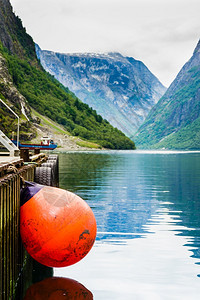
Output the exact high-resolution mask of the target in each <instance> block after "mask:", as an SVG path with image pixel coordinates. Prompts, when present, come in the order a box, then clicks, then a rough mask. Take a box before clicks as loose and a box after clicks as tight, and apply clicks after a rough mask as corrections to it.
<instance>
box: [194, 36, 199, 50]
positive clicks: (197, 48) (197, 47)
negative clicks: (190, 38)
mask: <svg viewBox="0 0 200 300" xmlns="http://www.w3.org/2000/svg"><path fill="white" fill-rule="evenodd" d="M196 53H200V39H199V41H198V43H197V46H196V48H195V49H194V54H196Z"/></svg>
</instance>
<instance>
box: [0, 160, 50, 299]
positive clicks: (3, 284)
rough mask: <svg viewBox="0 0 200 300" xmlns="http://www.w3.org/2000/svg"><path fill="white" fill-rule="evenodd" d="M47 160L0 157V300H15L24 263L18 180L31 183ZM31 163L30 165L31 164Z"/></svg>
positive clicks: (24, 253) (19, 184) (25, 255)
mask: <svg viewBox="0 0 200 300" xmlns="http://www.w3.org/2000/svg"><path fill="white" fill-rule="evenodd" d="M45 160H47V156H46V155H45V154H38V155H34V156H33V157H32V158H31V157H30V164H24V161H23V159H20V158H19V157H14V158H10V157H0V299H1V300H9V299H16V298H15V294H16V290H17V286H18V284H19V282H20V276H21V273H22V270H23V268H24V267H25V264H26V260H27V256H28V255H27V253H26V251H25V250H24V248H23V246H22V244H21V240H20V233H19V228H20V226H19V211H20V187H21V177H20V176H22V177H23V178H24V179H25V180H28V181H34V170H35V168H36V167H37V166H38V165H39V166H40V165H41V163H42V162H44V161H45ZM31 161H32V163H31Z"/></svg>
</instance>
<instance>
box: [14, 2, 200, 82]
mask: <svg viewBox="0 0 200 300" xmlns="http://www.w3.org/2000/svg"><path fill="white" fill-rule="evenodd" d="M11 3H12V4H13V5H14V9H15V11H16V13H17V14H18V15H19V16H20V17H21V19H22V20H23V24H24V25H25V27H26V28H27V31H28V32H29V33H30V34H31V35H32V37H33V38H34V40H35V42H37V43H38V44H39V45H40V46H41V47H42V48H43V49H48V50H53V51H58V52H108V51H119V52H121V53H122V54H125V55H129V56H133V57H135V58H137V59H140V60H142V61H143V62H144V63H145V64H146V65H147V66H148V67H149V69H150V70H151V71H152V72H153V73H154V74H155V75H156V76H157V77H158V78H159V79H160V80H161V81H162V82H163V83H164V84H166V85H168V84H169V83H170V82H171V81H172V80H173V78H174V77H175V76H176V74H177V73H178V71H179V69H180V68H181V66H182V65H183V64H184V63H185V62H186V60H188V59H189V57H190V56H191V55H192V51H193V50H194V48H195V45H196V43H197V41H198V39H199V29H200V19H199V10H200V1H199V0H95V1H94V0H67V1H66V0H56V1H55V0H34V1H27V0H11Z"/></svg>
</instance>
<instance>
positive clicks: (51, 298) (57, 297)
mask: <svg viewBox="0 0 200 300" xmlns="http://www.w3.org/2000/svg"><path fill="white" fill-rule="evenodd" d="M44 299H45V300H62V299H63V300H64V299H71V300H83V299H87V300H92V299H93V295H92V293H91V292H90V291H89V290H88V289H86V287H84V286H83V285H82V284H80V283H79V282H78V281H75V280H73V279H69V278H59V277H52V278H47V279H45V280H43V281H40V282H38V283H35V284H33V285H32V286H31V287H30V288H29V289H28V290H27V292H26V295H25V297H24V299H23V300H44Z"/></svg>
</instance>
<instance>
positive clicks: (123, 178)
mask: <svg viewBox="0 0 200 300" xmlns="http://www.w3.org/2000/svg"><path fill="white" fill-rule="evenodd" d="M60 187H61V188H64V189H68V190H70V191H73V192H75V193H77V194H78V195H79V196H81V197H82V198H83V199H85V200H86V201H87V203H88V204H89V205H90V206H91V207H92V209H93V211H94V214H95V216H96V220H97V226H98V233H97V239H96V243H95V245H94V247H93V249H92V250H91V252H90V253H89V254H88V255H87V256H86V257H85V258H84V259H83V260H82V261H81V262H79V263H77V264H76V265H73V266H71V267H67V268H61V269H54V275H55V276H58V277H59V276H62V277H67V278H71V279H75V280H77V281H79V282H80V283H81V284H83V285H84V286H85V287H86V288H87V289H88V290H90V291H91V292H92V294H93V297H94V299H96V300H100V299H104V300H112V299H115V300H116V299H117V300H118V299H119V300H124V299H131V300H132V299H136V300H147V299H148V300H149V299H150V300H151V299H152V300H165V299H166V300H167V299H169V300H174V299H178V300H179V299H182V300H183V299H187V300H193V299H194V300H196V299H199V297H200V278H199V276H200V275H199V274H200V153H184V152H182V153H181V152H179V153H178V152H160V153H159V152H138V151H130V152H129V151H116V152H115V151H110V152H85V153H65V154H60Z"/></svg>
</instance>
